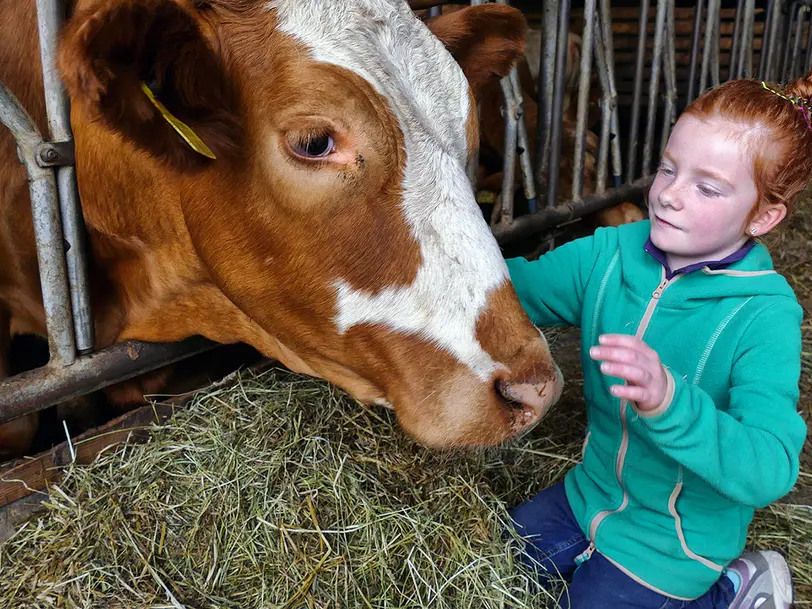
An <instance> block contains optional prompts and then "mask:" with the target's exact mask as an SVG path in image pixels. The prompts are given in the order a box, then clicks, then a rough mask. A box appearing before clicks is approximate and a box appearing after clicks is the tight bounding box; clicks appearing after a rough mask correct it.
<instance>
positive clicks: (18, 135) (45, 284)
mask: <svg viewBox="0 0 812 609" xmlns="http://www.w3.org/2000/svg"><path fill="white" fill-rule="evenodd" d="M0 122H2V123H3V124H4V125H5V126H6V127H8V128H9V130H10V131H11V134H12V135H13V136H14V139H15V141H16V142H17V156H18V157H19V159H20V161H21V162H22V164H23V166H24V167H25V171H26V173H27V174H28V189H29V193H30V195H31V214H32V219H33V223H34V236H35V238H36V246H37V260H38V262H39V274H40V283H41V287H42V304H43V306H44V308H45V326H46V329H47V331H48V348H49V350H50V354H51V362H52V363H54V364H57V363H58V364H62V365H70V364H72V363H73V362H74V361H76V343H75V342H74V337H73V318H72V316H71V308H70V307H69V306H67V305H68V303H69V302H70V300H69V291H68V277H67V266H66V264H65V256H64V245H63V241H62V227H61V222H60V219H59V204H58V202H57V185H56V179H55V178H54V172H53V169H50V168H47V167H40V165H39V164H38V163H37V148H38V146H39V145H40V144H41V143H42V141H43V140H42V136H41V135H40V133H39V131H38V129H37V127H36V125H35V124H34V121H33V120H31V117H30V116H29V115H28V113H27V112H26V111H25V110H24V109H23V107H22V106H21V105H20V102H19V101H18V100H17V98H16V97H15V96H14V94H13V93H12V92H11V91H9V89H8V88H6V86H5V84H3V83H2V82H0Z"/></svg>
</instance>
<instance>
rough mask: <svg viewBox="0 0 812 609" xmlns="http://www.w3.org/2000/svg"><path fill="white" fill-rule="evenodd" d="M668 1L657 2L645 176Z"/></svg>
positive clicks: (649, 169)
mask: <svg viewBox="0 0 812 609" xmlns="http://www.w3.org/2000/svg"><path fill="white" fill-rule="evenodd" d="M666 9H667V3H666V2H665V1H664V0H660V2H658V3H657V17H656V20H655V24H654V53H653V55H652V58H651V76H650V77H649V81H648V114H647V115H646V137H645V140H644V141H643V177H644V178H645V177H648V176H649V174H650V173H651V152H652V149H653V147H654V123H655V121H656V119H657V95H658V89H659V86H660V66H661V64H662V56H663V40H664V38H665V17H666V13H667V10H666Z"/></svg>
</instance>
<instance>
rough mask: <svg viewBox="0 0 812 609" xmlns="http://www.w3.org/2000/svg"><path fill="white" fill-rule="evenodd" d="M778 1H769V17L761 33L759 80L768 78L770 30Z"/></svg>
mask: <svg viewBox="0 0 812 609" xmlns="http://www.w3.org/2000/svg"><path fill="white" fill-rule="evenodd" d="M777 1H778V0H768V3H767V16H766V18H765V20H764V29H763V30H762V32H761V51H760V52H759V56H758V78H759V79H760V80H766V78H767V55H768V53H767V48H768V46H769V44H770V30H771V29H772V22H773V5H774V4H775V3H776V2H777Z"/></svg>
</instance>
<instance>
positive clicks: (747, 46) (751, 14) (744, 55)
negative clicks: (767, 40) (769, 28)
mask: <svg viewBox="0 0 812 609" xmlns="http://www.w3.org/2000/svg"><path fill="white" fill-rule="evenodd" d="M755 20H756V2H755V0H745V4H744V17H743V22H742V40H741V43H740V45H739V59H738V62H737V63H736V75H735V77H734V78H750V77H751V75H752V74H753V39H754V32H753V27H754V25H755Z"/></svg>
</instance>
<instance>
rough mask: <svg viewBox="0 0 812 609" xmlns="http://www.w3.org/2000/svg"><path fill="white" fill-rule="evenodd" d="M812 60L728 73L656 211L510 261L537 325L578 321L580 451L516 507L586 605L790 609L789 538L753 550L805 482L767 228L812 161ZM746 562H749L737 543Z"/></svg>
mask: <svg viewBox="0 0 812 609" xmlns="http://www.w3.org/2000/svg"><path fill="white" fill-rule="evenodd" d="M810 97H812V74H810V76H808V77H807V79H800V80H798V81H795V82H792V83H790V84H789V85H787V86H786V87H783V88H782V87H780V86H779V85H774V84H767V83H763V82H761V81H753V80H738V81H731V82H728V83H725V84H723V85H721V86H719V87H717V88H716V89H714V90H711V91H709V92H707V93H705V94H704V95H702V96H701V97H700V98H699V99H697V100H696V101H694V102H693V103H692V104H691V105H690V106H689V107H688V108H687V109H686V110H685V112H684V113H683V114H682V116H681V117H680V119H679V121H678V122H677V124H676V125H675V127H674V130H673V132H672V134H671V137H670V138H669V140H668V145H667V147H666V149H665V152H664V154H663V159H662V164H661V165H660V167H659V169H658V171H657V175H656V178H655V180H654V183H653V184H652V186H651V190H650V192H649V216H650V219H649V220H646V221H643V222H638V223H635V224H629V225H625V226H620V227H618V228H606V229H599V230H597V231H596V232H595V234H594V235H593V236H592V237H588V238H585V239H580V240H577V241H574V242H572V243H569V244H567V245H564V246H562V247H560V248H558V249H556V250H554V251H552V252H550V253H549V254H546V255H545V256H542V257H541V258H540V259H539V260H537V261H535V262H528V261H527V260H525V259H523V258H518V259H512V260H509V261H508V266H509V268H510V273H511V277H512V280H513V282H514V285H515V287H516V291H517V292H518V294H519V297H520V298H521V300H522V303H523V305H524V307H525V309H526V310H527V312H528V313H529V315H530V317H531V319H532V320H533V321H534V323H536V325H539V326H561V325H569V326H579V327H580V328H581V346H582V364H583V369H584V393H585V397H586V410H587V421H588V424H587V430H586V440H585V441H584V448H583V459H582V462H581V463H579V464H578V465H576V466H575V467H574V468H573V469H572V470H571V471H570V472H568V474H567V475H566V477H565V480H564V481H563V482H562V483H559V484H557V485H555V486H552V487H550V488H548V489H545V490H543V491H542V492H541V493H539V494H538V495H537V496H535V497H534V498H533V499H531V500H530V501H528V502H526V503H523V504H521V505H519V506H518V507H516V508H514V509H513V510H512V513H511V515H512V517H513V519H514V520H515V523H516V529H517V531H518V533H519V534H520V535H521V536H522V537H524V538H525V539H526V542H527V543H526V544H525V549H524V553H523V556H522V557H523V560H524V561H525V562H527V563H528V564H530V565H532V566H534V567H535V568H536V569H538V571H539V572H540V574H541V575H540V577H541V580H542V584H543V585H547V584H549V583H552V582H554V581H556V580H558V579H559V578H561V577H563V579H565V580H567V581H569V582H570V585H569V589H568V593H567V595H565V596H567V597H568V598H567V599H564V600H563V601H562V605H563V606H565V607H566V606H570V607H573V608H574V609H600V608H603V607H606V608H618V609H620V608H623V609H627V608H637V607H639V608H652V609H655V608H656V609H662V608H665V607H668V608H671V607H685V608H687V607H691V608H697V609H699V608H703V609H704V608H714V609H716V608H727V607H731V608H734V609H739V608H743V609H756V608H760V609H773V608H776V609H783V608H787V607H789V605H790V603H791V601H792V586H791V583H790V574H789V569H788V567H787V565H786V562H785V561H784V559H783V558H782V557H781V556H780V555H779V554H778V553H776V552H757V553H750V554H743V555H741V556H740V554H741V552H742V550H743V548H744V544H745V539H746V536H747V527H748V525H749V523H750V521H751V520H752V518H753V511H754V509H756V508H760V507H764V506H766V505H768V504H770V503H772V502H773V501H775V500H777V499H778V498H780V497H781V496H782V495H784V494H786V493H787V492H788V491H789V490H790V489H791V488H792V486H793V484H794V483H795V480H796V478H797V476H798V469H799V464H798V461H799V455H800V452H801V449H802V446H803V443H804V440H805V438H806V425H805V424H804V421H803V419H802V418H801V416H800V415H799V413H798V410H797V402H798V397H799V391H798V380H799V376H800V366H801V364H800V353H801V330H800V324H801V317H802V309H801V307H800V306H799V304H798V302H797V300H796V298H795V295H794V293H793V291H792V289H791V288H790V287H789V285H788V284H787V282H786V280H785V279H784V278H783V277H782V276H781V275H779V274H778V273H776V272H775V271H774V270H773V265H772V261H771V259H770V255H769V254H768V252H767V249H766V248H765V247H764V246H763V245H761V244H759V243H758V242H756V241H755V239H756V238H757V237H760V236H762V235H765V234H766V233H768V232H769V231H771V230H772V229H773V228H775V226H776V225H778V224H779V223H780V222H781V221H782V220H783V219H784V217H785V216H786V215H787V213H788V212H790V211H792V208H793V206H794V204H795V202H796V199H797V198H798V197H799V195H800V193H801V191H802V190H803V188H804V187H805V185H806V183H807V181H808V179H809V177H810V175H812V155H811V154H810V151H812V124H810V118H811V117H812V111H811V110H810V102H809V101H808V100H809V99H810ZM737 557H738V558H737Z"/></svg>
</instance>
